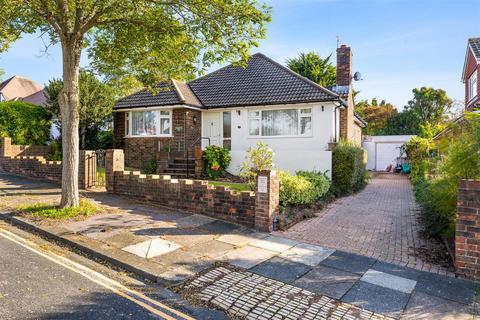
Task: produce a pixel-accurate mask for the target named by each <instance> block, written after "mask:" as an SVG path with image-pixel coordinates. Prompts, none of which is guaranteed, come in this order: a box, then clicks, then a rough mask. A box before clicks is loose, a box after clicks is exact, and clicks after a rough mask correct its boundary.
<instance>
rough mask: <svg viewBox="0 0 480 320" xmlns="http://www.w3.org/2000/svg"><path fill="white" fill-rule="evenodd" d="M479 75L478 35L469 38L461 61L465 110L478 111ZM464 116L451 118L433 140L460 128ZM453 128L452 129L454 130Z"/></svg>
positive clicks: (479, 49) (479, 102) (479, 46)
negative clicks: (463, 58) (462, 61)
mask: <svg viewBox="0 0 480 320" xmlns="http://www.w3.org/2000/svg"><path fill="white" fill-rule="evenodd" d="M479 75H480V37H478V38H470V39H468V42H467V51H466V52H465V61H464V63H463V71H462V82H463V83H464V84H465V111H466V112H471V111H473V112H480V86H479V85H478V77H479ZM463 122H464V116H463V115H461V116H460V117H458V118H456V119H454V120H452V121H451V122H450V124H449V125H448V126H447V127H446V128H445V129H444V130H442V131H441V132H439V133H438V134H437V135H436V136H435V137H433V140H435V141H439V140H441V139H443V138H447V139H448V138H449V137H450V136H452V135H454V134H455V132H454V133H452V129H455V130H456V128H461V126H462V123H463ZM455 130H454V131H455Z"/></svg>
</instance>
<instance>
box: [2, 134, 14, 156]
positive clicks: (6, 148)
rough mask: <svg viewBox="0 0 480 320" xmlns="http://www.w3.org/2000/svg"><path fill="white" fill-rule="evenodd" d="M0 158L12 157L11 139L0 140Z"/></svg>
mask: <svg viewBox="0 0 480 320" xmlns="http://www.w3.org/2000/svg"><path fill="white" fill-rule="evenodd" d="M0 144H1V145H0V157H10V156H11V155H12V138H10V137H2V138H0Z"/></svg>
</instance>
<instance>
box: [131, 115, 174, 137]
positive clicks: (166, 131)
mask: <svg viewBox="0 0 480 320" xmlns="http://www.w3.org/2000/svg"><path fill="white" fill-rule="evenodd" d="M171 123H172V111H170V110H142V111H129V112H126V113H125V133H126V135H127V136H130V137H148V136H170V135H171V133H172V131H171Z"/></svg>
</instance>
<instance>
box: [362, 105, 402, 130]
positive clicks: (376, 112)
mask: <svg viewBox="0 0 480 320" xmlns="http://www.w3.org/2000/svg"><path fill="white" fill-rule="evenodd" d="M355 111H357V113H358V114H359V115H360V116H361V117H362V118H363V119H364V120H365V121H366V122H367V123H368V126H367V127H366V128H365V129H364V133H365V134H367V135H381V134H384V132H385V130H386V128H387V123H388V121H389V120H390V119H392V118H395V117H396V116H397V109H396V108H395V106H394V105H392V104H391V103H387V102H386V101H385V100H382V101H381V103H380V104H378V100H377V98H373V99H372V101H371V102H370V103H369V102H368V100H362V101H360V102H359V103H357V104H356V105H355Z"/></svg>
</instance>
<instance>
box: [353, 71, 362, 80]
mask: <svg viewBox="0 0 480 320" xmlns="http://www.w3.org/2000/svg"><path fill="white" fill-rule="evenodd" d="M353 79H354V80H355V81H360V80H363V79H362V74H361V73H360V72H358V71H357V72H355V74H354V75H353Z"/></svg>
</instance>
